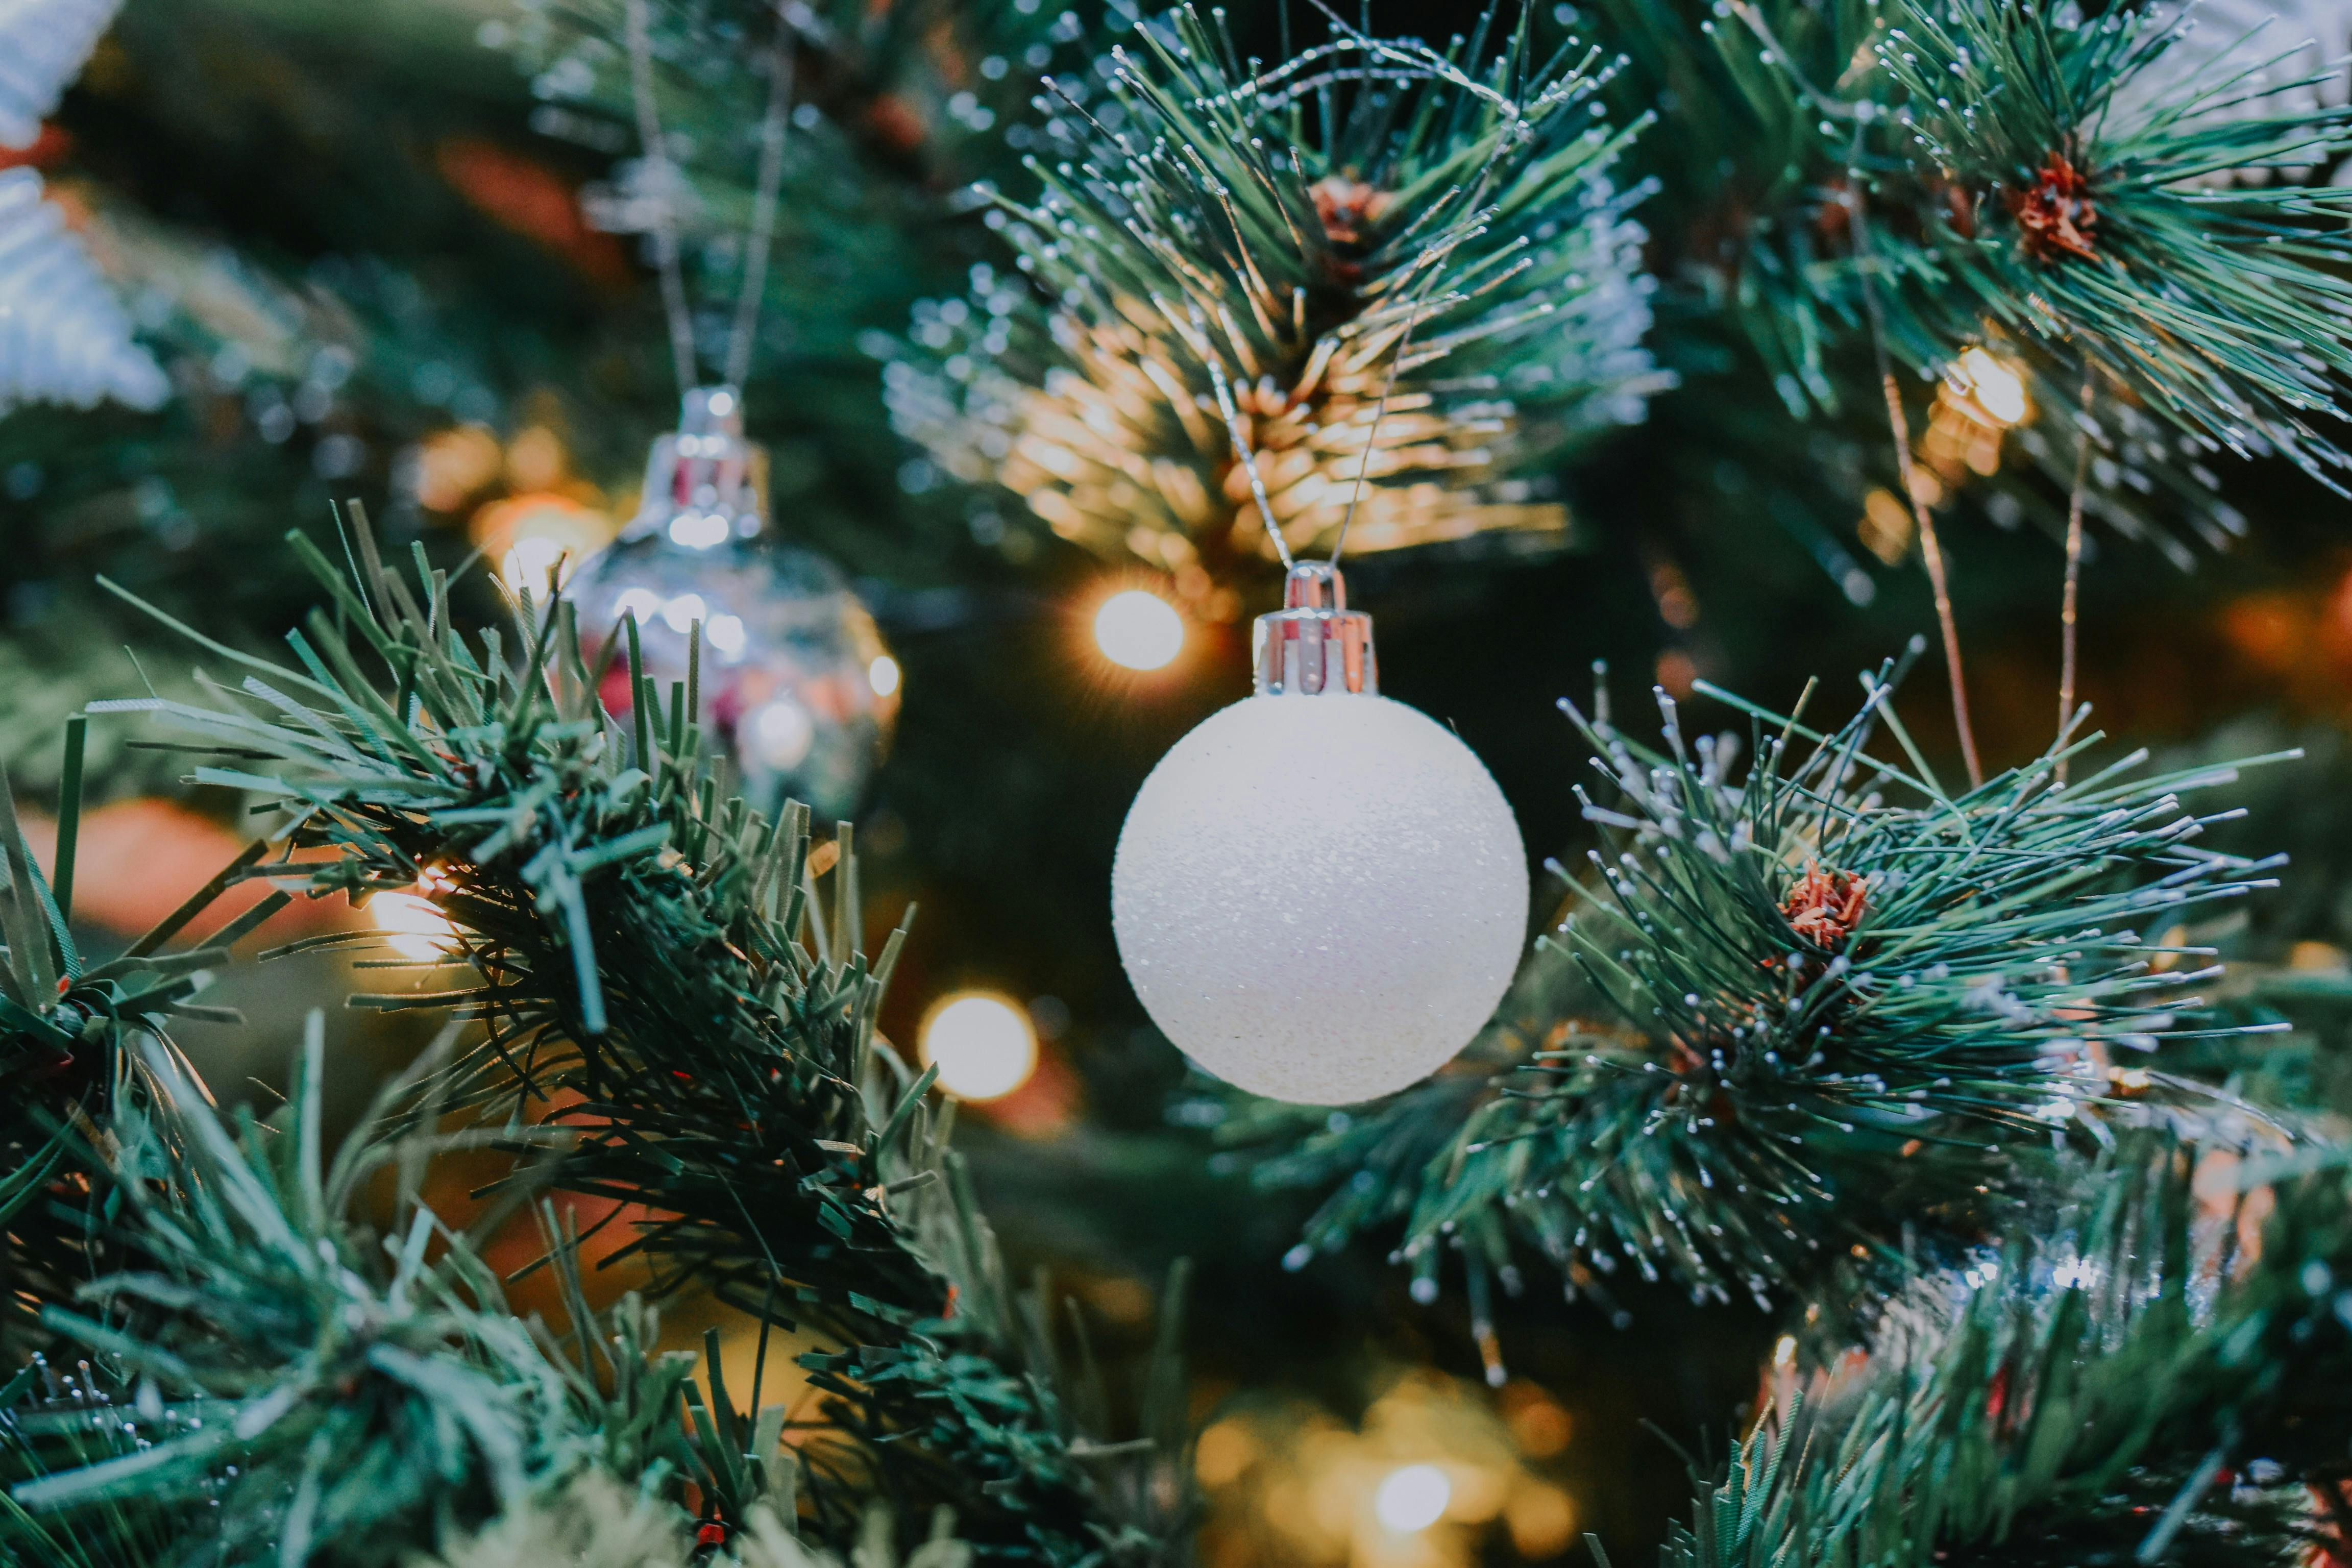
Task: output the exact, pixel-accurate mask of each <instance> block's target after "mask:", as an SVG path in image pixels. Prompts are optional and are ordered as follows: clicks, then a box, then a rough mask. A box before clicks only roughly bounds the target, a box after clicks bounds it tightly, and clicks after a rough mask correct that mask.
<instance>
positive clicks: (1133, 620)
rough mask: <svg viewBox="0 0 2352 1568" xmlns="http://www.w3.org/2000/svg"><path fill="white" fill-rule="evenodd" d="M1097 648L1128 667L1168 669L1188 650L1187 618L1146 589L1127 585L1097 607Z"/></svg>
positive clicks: (1112, 659) (1113, 660) (1112, 660)
mask: <svg viewBox="0 0 2352 1568" xmlns="http://www.w3.org/2000/svg"><path fill="white" fill-rule="evenodd" d="M1095 647H1097V648H1099V649H1101V650H1102V656H1103V657H1104V658H1107V659H1108V660H1110V661H1111V662H1112V663H1113V664H1116V665H1118V666H1119V667H1120V668H1124V669H1135V670H1152V669H1164V668H1167V667H1168V666H1169V665H1170V664H1171V663H1172V662H1173V661H1174V660H1175V658H1176V656H1177V655H1178V654H1180V653H1181V652H1183V651H1184V617H1183V616H1181V615H1179V614H1177V613H1176V606H1175V605H1171V604H1170V603H1169V602H1168V601H1167V600H1165V599H1163V598H1161V597H1160V595H1157V594H1154V593H1152V592H1151V591H1150V590H1149V589H1146V588H1123V589H1121V590H1119V591H1118V593H1116V594H1113V595H1111V596H1110V597H1109V598H1108V599H1105V600H1104V601H1103V602H1102V604H1101V605H1099V606H1098V607H1097V609H1096V610H1095Z"/></svg>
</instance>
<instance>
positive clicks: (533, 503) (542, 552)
mask: <svg viewBox="0 0 2352 1568" xmlns="http://www.w3.org/2000/svg"><path fill="white" fill-rule="evenodd" d="M469 531H470V532H471V533H472V535H473V537H474V539H475V541H476V542H478V543H479V544H480V545H481V546H482V547H483V549H484V550H485V551H487V552H488V554H489V556H490V559H492V560H493V561H496V562H497V563H499V581H500V582H501V583H504V584H506V585H507V588H508V591H509V592H511V593H520V592H521V591H523V590H525V589H528V590H530V593H531V594H533V595H544V594H545V593H546V592H547V575H548V573H549V572H551V571H552V572H554V573H555V574H556V577H557V581H558V582H559V583H560V582H561V581H562V579H564V578H566V577H569V576H571V575H572V572H573V571H575V570H576V569H577V568H578V567H579V565H580V563H582V562H583V561H585V560H587V559H588V557H590V556H591V555H593V554H595V553H596V552H598V551H599V550H602V549H603V548H604V546H605V544H606V543H608V542H610V541H611V539H612V537H613V523H612V520H611V519H610V518H607V517H606V516H605V515H604V513H603V512H600V511H597V510H594V509H593V508H592V507H585V506H583V505H581V504H580V503H579V502H578V501H575V500H571V499H570V498H568V497H565V496H560V495H521V496H513V497H509V499H507V500H500V501H493V502H491V503H490V504H489V505H488V506H486V507H484V508H482V510H480V511H478V512H477V513H475V515H474V520H473V522H472V523H471V525H470V528H469Z"/></svg>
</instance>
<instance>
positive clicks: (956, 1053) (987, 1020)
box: [918, 991, 1037, 1100]
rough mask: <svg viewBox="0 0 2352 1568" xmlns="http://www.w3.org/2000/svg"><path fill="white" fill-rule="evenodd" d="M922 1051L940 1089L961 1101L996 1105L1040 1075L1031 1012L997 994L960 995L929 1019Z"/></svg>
mask: <svg viewBox="0 0 2352 1568" xmlns="http://www.w3.org/2000/svg"><path fill="white" fill-rule="evenodd" d="M918 1048H919V1051H920V1053H921V1055H922V1058H923V1064H924V1065H925V1066H926V1067H934V1066H935V1067H937V1068H939V1069H940V1088H942V1089H946V1090H947V1091H948V1092H949V1093H950V1094H952V1095H954V1096H955V1097H956V1098H957V1099H959V1100H996V1099H999V1098H1001V1097H1003V1096H1004V1095H1008V1094H1011V1093H1012V1092H1013V1090H1014V1089H1019V1088H1020V1087H1021V1086H1022V1085H1023V1084H1024V1083H1026V1082H1028V1081H1029V1075H1030V1074H1031V1073H1033V1072H1035V1071H1036V1070H1037V1031H1036V1029H1035V1028H1034V1026H1032V1025H1031V1024H1030V1022H1029V1010H1028V1009H1027V1008H1025V1007H1024V1006H1022V1005H1021V1004H1020V1003H1018V1002H1015V1001H1013V999H1012V998H1011V997H1009V996H1003V995H1000V994H997V993H995V992H993V991H959V992H956V993H954V994H950V995H947V996H943V997H941V998H940V1000H939V1001H937V1002H935V1003H933V1004H932V1005H931V1010H930V1011H929V1013H927V1014H925V1015H924V1016H923V1026H922V1031H921V1034H920V1037H919V1046H918Z"/></svg>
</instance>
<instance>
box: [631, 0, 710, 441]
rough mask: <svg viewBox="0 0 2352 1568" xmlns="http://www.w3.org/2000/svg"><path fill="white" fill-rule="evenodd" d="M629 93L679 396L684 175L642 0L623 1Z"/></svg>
mask: <svg viewBox="0 0 2352 1568" xmlns="http://www.w3.org/2000/svg"><path fill="white" fill-rule="evenodd" d="M627 15H628V39H629V96H630V97H631V99H633V100H635V106H636V111H637V140H638V142H640V143H642V144H643V146H644V149H645V159H646V175H647V177H648V178H649V179H650V180H652V181H653V182H654V183H655V188H656V202H655V204H654V226H653V242H654V259H655V261H656V264H657V265H658V266H659V267H660V268H661V291H662V310H663V313H664V314H665V315H666V316H667V318H668V321H669V356H670V363H671V367H672V368H673V369H674V370H676V371H677V390H678V393H679V395H681V396H682V395H685V394H686V393H687V392H688V391H690V390H692V388H693V387H694V385H695V383H696V381H697V379H698V377H697V374H696V370H695V353H694V318H693V317H692V316H691V315H689V314H688V311H687V308H686V276H685V273H684V271H683V270H682V269H681V268H680V267H679V265H678V254H677V223H676V216H677V215H676V214H675V213H674V212H673V211H672V210H671V207H670V199H671V197H672V195H674V194H675V192H676V190H677V185H678V184H679V182H680V181H682V180H683V179H684V178H685V175H684V174H683V173H682V172H680V171H679V169H678V168H677V165H676V164H675V163H671V162H670V159H669V149H668V145H667V143H666V142H664V141H663V140H662V130H661V117H660V115H659V114H658V113H657V112H656V110H655V107H654V46H653V30H652V26H651V23H650V21H649V20H648V16H647V10H646V0H628V11H627Z"/></svg>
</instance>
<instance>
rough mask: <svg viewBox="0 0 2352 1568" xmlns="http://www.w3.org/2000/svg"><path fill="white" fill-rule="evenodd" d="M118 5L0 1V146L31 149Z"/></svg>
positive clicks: (109, 1)
mask: <svg viewBox="0 0 2352 1568" xmlns="http://www.w3.org/2000/svg"><path fill="white" fill-rule="evenodd" d="M121 8H122V0H0V147H30V146H31V145H32V144H33V142H34V141H35V140H36V139H37V138H38V137H39V135H40V134H41V121H43V120H44V119H46V118H47V117H48V115H49V114H50V112H51V111H53V110H55V109H56V108H57V106H58V98H59V97H60V96H61V95H62V94H63V93H64V92H65V90H66V89H67V87H68V85H70V84H71V83H72V81H73V79H74V78H76V77H78V76H79V75H80V74H81V68H82V63H83V62H84V61H85V60H87V59H89V52H90V51H91V50H92V49H94V48H96V47H98V40H99V39H100V37H104V36H105V33H106V29H107V28H108V26H110V25H111V24H112V23H113V21H114V14H115V13H116V12H117V11H120V10H121Z"/></svg>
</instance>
